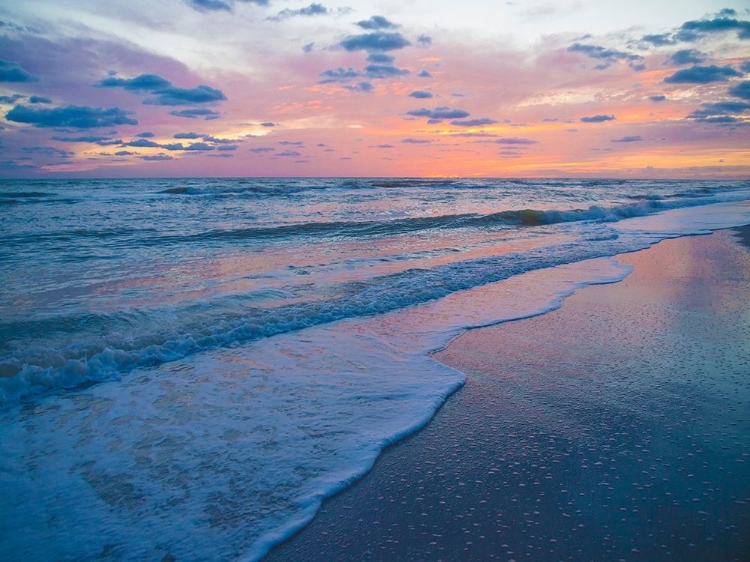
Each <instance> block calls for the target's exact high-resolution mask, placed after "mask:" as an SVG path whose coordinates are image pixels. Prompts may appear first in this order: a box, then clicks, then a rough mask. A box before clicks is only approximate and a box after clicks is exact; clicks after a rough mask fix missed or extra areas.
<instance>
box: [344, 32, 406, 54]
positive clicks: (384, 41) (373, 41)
mask: <svg viewBox="0 0 750 562" xmlns="http://www.w3.org/2000/svg"><path fill="white" fill-rule="evenodd" d="M340 45H341V46H342V47H343V48H344V49H346V50H347V51H394V50H396V49H403V48H404V47H407V46H409V45H411V43H409V41H408V40H407V39H406V38H405V37H404V36H403V35H401V34H400V33H386V32H383V31H377V32H375V33H363V34H361V35H352V36H351V37H347V38H346V39H344V40H343V41H342V42H341V43H340Z"/></svg>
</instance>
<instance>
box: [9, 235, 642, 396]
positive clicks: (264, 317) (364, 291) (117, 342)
mask: <svg viewBox="0 0 750 562" xmlns="http://www.w3.org/2000/svg"><path fill="white" fill-rule="evenodd" d="M630 249H633V248H631V247H629V246H628V245H627V244H626V243H623V242H622V241H619V240H610V241H608V242H605V243H603V245H581V244H576V243H569V244H563V245H558V246H549V247H547V248H544V249H538V250H533V251H530V252H526V253H510V254H503V255H499V256H490V257H483V258H480V259H475V260H469V261H463V262H458V263H451V264H447V265H443V266H439V267H436V268H434V269H409V270H406V271H403V272H400V273H397V274H393V275H387V276H383V277H376V278H373V279H371V280H369V281H368V282H367V283H353V284H350V285H348V286H347V287H346V290H348V292H346V293H344V296H341V297H338V298H334V299H329V300H314V301H311V302H302V303H293V304H287V305H283V304H282V305H281V306H277V307H276V308H263V307H258V306H257V305H256V304H255V303H254V300H253V299H252V298H245V297H243V296H237V297H223V298H218V299H215V300H213V301H209V302H198V303H192V304H189V305H182V307H177V308H168V309H167V308H165V309H161V310H130V311H122V312H117V313H111V314H83V315H69V316H57V317H53V318H49V319H47V320H41V321H40V320H36V321H33V322H31V321H29V322H24V321H19V322H12V323H7V322H6V323H0V341H2V342H4V344H3V348H4V350H3V355H4V358H3V359H2V360H0V404H9V403H14V402H16V401H19V400H22V399H24V398H26V397H28V396H31V395H34V394H38V393H42V392H47V391H50V390H55V389H69V388H75V387H78V386H80V385H84V384H89V383H91V382H99V381H105V380H112V379H116V378H118V377H119V376H120V375H121V374H122V373H123V372H127V371H129V370H132V369H134V368H136V367H147V366H150V365H155V364H159V363H163V362H167V361H174V360H177V359H180V358H182V357H185V356H186V355H188V354H191V353H195V352H197V351H201V350H206V349H216V348H219V347H231V346H233V345H237V344H240V343H244V342H248V341H254V340H258V339H262V338H266V337H270V336H273V335H277V334H282V333H287V332H292V331H297V330H301V329H304V328H308V327H312V326H316V325H320V324H324V323H329V322H334V321H338V320H343V319H346V318H354V317H360V316H370V315H376V314H382V313H386V312H390V311H393V310H397V309H400V308H403V307H407V306H411V305H415V304H419V303H423V302H427V301H430V300H434V299H439V298H442V297H445V296H446V295H448V294H451V293H454V292H456V291H460V290H464V289H469V288H472V287H476V286H479V285H484V284H487V283H492V282H496V281H500V280H503V279H507V278H509V277H512V276H514V275H518V274H520V273H524V272H526V271H531V270H536V269H543V268H546V267H554V266H557V265H561V264H563V263H571V262H575V261H579V260H583V259H588V258H593V257H602V256H605V255H613V254H615V253H619V252H621V251H625V250H630ZM279 296H280V297H282V298H283V297H284V295H279ZM69 334H74V337H75V338H76V339H77V341H75V342H73V343H69V342H68V343H66V342H67V340H68V339H69V337H70V336H69ZM102 334H104V335H102ZM40 341H47V342H49V344H48V345H47V346H46V347H43V346H39V345H37V346H36V347H28V346H24V343H26V342H40ZM53 342H57V343H53Z"/></svg>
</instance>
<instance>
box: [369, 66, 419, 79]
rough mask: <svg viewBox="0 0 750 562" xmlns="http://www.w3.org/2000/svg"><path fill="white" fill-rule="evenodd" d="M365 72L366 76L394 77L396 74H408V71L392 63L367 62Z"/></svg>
mask: <svg viewBox="0 0 750 562" xmlns="http://www.w3.org/2000/svg"><path fill="white" fill-rule="evenodd" d="M365 74H366V75H367V77H368V78H395V77H396V76H405V75H406V74H409V71H408V70H406V69H405V68H398V67H396V66H393V65H387V64H368V65H367V66H366V67H365Z"/></svg>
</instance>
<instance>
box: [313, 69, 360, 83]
mask: <svg viewBox="0 0 750 562" xmlns="http://www.w3.org/2000/svg"><path fill="white" fill-rule="evenodd" d="M319 76H322V77H323V80H321V81H320V84H330V83H332V82H340V83H346V82H351V81H352V80H354V79H355V78H359V77H360V76H362V74H361V73H360V72H359V71H358V70H354V69H353V68H352V67H349V68H343V67H341V66H340V67H338V68H333V69H331V70H325V71H323V72H321V73H320V74H319Z"/></svg>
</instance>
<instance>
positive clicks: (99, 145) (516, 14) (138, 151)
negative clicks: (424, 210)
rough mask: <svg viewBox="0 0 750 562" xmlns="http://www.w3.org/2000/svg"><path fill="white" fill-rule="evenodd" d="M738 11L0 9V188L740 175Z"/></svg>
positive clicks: (668, 3) (744, 54) (417, 6)
mask: <svg viewBox="0 0 750 562" xmlns="http://www.w3.org/2000/svg"><path fill="white" fill-rule="evenodd" d="M749 125H750V8H748V7H747V4H745V3H744V2H739V3H737V4H736V5H731V4H727V2H713V1H710V0H703V1H697V0H660V1H659V2H654V1H653V0H648V1H646V0H628V1H627V2H625V1H624V0H618V1H609V0H554V1H552V0H540V1H536V0H527V1H523V0H514V1H507V2H504V1H490V0H463V1H461V2H456V1H455V0H398V1H391V0H382V1H368V0H365V1H359V0H358V1H357V2H353V1H346V0H342V1H339V0H321V1H320V2H309V0H303V1H297V0H160V1H159V2H153V1H152V0H128V1H127V2H125V1H122V0H111V1H108V2H101V0H24V1H22V2H21V1H13V0H0V178H59V177H104V178H108V177H202V176H214V177H217V176H218V177H240V176H295V177H297V176H346V177H354V176H376V177H385V176H422V177H451V176H463V177H623V178H655V179H658V178H707V179H724V178H726V179H729V178H732V179H736V178H750V127H748V126H749Z"/></svg>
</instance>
